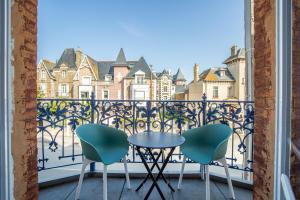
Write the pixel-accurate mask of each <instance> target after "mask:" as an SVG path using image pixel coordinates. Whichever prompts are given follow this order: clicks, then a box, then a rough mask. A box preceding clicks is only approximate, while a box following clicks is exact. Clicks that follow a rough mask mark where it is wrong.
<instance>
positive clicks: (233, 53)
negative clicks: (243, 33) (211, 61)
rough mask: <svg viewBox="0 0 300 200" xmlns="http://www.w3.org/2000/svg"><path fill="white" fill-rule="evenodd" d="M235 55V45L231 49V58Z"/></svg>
mask: <svg viewBox="0 0 300 200" xmlns="http://www.w3.org/2000/svg"><path fill="white" fill-rule="evenodd" d="M236 53H237V45H233V46H232V47H231V56H234V55H235V54H236Z"/></svg>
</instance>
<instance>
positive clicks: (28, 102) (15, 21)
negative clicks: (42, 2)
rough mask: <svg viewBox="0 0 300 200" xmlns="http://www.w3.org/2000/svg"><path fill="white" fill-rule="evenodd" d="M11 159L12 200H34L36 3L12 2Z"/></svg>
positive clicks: (36, 182) (35, 159)
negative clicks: (12, 174) (12, 175)
mask: <svg viewBox="0 0 300 200" xmlns="http://www.w3.org/2000/svg"><path fill="white" fill-rule="evenodd" d="M11 5H12V7H11V20H12V21H11V23H12V25H11V29H12V30H11V31H12V32H11V39H12V46H11V47H12V69H11V70H12V74H13V75H12V76H13V77H12V85H13V90H12V91H11V92H12V96H13V109H12V110H13V113H12V116H13V118H12V125H13V127H12V156H13V173H14V198H15V199H16V200H29V199H30V200H31V199H37V198H38V171H37V135H36V134H37V128H36V115H37V110H36V96H37V91H36V76H37V74H36V73H37V0H26V1H25V0H12V4H11Z"/></svg>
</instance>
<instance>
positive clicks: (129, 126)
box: [37, 95, 254, 171]
mask: <svg viewBox="0 0 300 200" xmlns="http://www.w3.org/2000/svg"><path fill="white" fill-rule="evenodd" d="M37 102H38V103H37V110H38V116H37V123H38V127H37V129H38V130H37V132H38V141H39V143H38V145H39V146H38V151H39V152H38V162H39V164H38V169H39V170H40V171H41V170H46V169H51V168H57V167H63V166H68V165H74V164H79V163H81V159H82V158H81V156H82V154H81V148H80V145H79V141H78V138H77V137H76V135H75V134H74V130H75V129H76V127H77V126H79V125H81V124H84V123H99V124H105V125H108V126H112V127H115V128H117V129H122V130H124V131H125V132H126V133H127V134H128V135H131V134H137V133H140V132H144V131H163V132H173V133H178V134H181V133H182V132H183V131H185V130H187V129H191V128H195V127H200V126H202V125H204V124H210V123H224V124H228V125H229V126H230V127H232V128H233V131H234V134H233V136H232V139H231V140H230V145H229V149H228V153H227V156H226V158H227V162H228V164H229V165H230V167H231V168H234V169H238V170H243V171H252V135H253V125H254V103H253V102H251V101H211V100H207V99H206V96H205V95H204V96H203V98H202V100H200V101H138V100H96V99H95V98H94V95H92V97H91V99H37ZM145 156H146V157H148V156H147V153H145ZM162 159H163V158H162ZM181 159H182V156H181V155H180V149H179V148H178V150H177V151H176V153H175V154H174V155H173V156H172V159H171V162H181ZM128 161H129V162H140V159H139V158H138V156H136V152H135V150H134V149H133V148H132V147H131V150H130V153H129V155H128ZM58 163H61V164H58ZM212 165H219V163H218V162H215V163H212Z"/></svg>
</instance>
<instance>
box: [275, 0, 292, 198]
mask: <svg viewBox="0 0 300 200" xmlns="http://www.w3.org/2000/svg"><path fill="white" fill-rule="evenodd" d="M291 80H292V0H286V1H282V0H276V118H275V119H276V120H275V128H276V129H275V159H274V196H273V199H274V200H279V199H283V191H282V187H281V175H282V174H285V175H287V176H289V175H290V155H291V102H292V97H291V90H292V81H291Z"/></svg>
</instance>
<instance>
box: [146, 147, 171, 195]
mask: <svg viewBox="0 0 300 200" xmlns="http://www.w3.org/2000/svg"><path fill="white" fill-rule="evenodd" d="M174 150H175V147H173V148H172V149H171V151H170V152H169V154H168V156H167V158H166V160H165V161H164V163H163V166H162V167H161V169H160V170H159V172H158V175H157V176H156V178H155V179H154V180H153V183H152V185H151V187H150V189H149V191H148V193H147V194H146V196H145V199H148V197H149V195H150V194H151V192H152V190H153V188H154V186H156V188H158V186H157V181H158V179H159V177H160V176H161V175H162V174H163V171H164V169H165V167H166V166H167V164H168V162H169V159H170V158H171V156H172V154H173V152H174ZM151 175H152V174H151ZM152 176H153V175H152ZM163 199H165V198H163Z"/></svg>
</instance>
